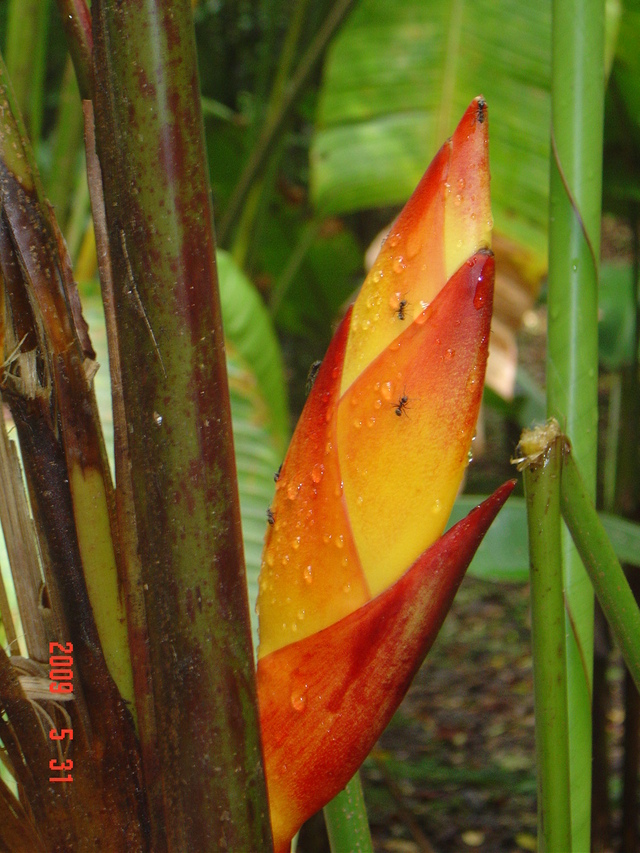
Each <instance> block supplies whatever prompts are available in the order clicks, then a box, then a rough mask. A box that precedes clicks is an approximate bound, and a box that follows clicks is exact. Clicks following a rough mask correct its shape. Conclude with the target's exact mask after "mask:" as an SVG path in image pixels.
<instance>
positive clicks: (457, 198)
mask: <svg viewBox="0 0 640 853" xmlns="http://www.w3.org/2000/svg"><path fill="white" fill-rule="evenodd" d="M453 203H454V205H455V206H456V207H460V205H461V204H462V196H461V195H460V193H456V195H455V198H454V199H453Z"/></svg>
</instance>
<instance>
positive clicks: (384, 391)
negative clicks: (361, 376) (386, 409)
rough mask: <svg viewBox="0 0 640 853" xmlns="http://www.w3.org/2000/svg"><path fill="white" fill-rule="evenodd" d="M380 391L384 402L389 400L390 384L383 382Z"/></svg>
mask: <svg viewBox="0 0 640 853" xmlns="http://www.w3.org/2000/svg"><path fill="white" fill-rule="evenodd" d="M380 391H381V394H382V396H383V397H384V399H385V400H390V399H391V392H392V391H393V387H392V385H391V382H384V383H383V385H382V388H381V389H380Z"/></svg>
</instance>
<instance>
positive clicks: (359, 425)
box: [353, 418, 362, 429]
mask: <svg viewBox="0 0 640 853" xmlns="http://www.w3.org/2000/svg"><path fill="white" fill-rule="evenodd" d="M353 425H354V427H355V428H356V429H360V428H361V427H362V421H361V420H360V419H359V418H356V419H355V420H354V422H353Z"/></svg>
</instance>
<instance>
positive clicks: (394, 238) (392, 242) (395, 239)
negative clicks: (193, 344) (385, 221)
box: [387, 233, 400, 249]
mask: <svg viewBox="0 0 640 853" xmlns="http://www.w3.org/2000/svg"><path fill="white" fill-rule="evenodd" d="M387 242H388V244H389V246H390V247H391V248H392V249H395V247H396V246H397V245H398V243H399V242H400V235H399V234H398V233H396V234H391V235H389V237H388V238H387Z"/></svg>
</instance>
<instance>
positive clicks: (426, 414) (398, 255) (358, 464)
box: [257, 98, 512, 853]
mask: <svg viewBox="0 0 640 853" xmlns="http://www.w3.org/2000/svg"><path fill="white" fill-rule="evenodd" d="M492 224H493V223H492V219H491V209H490V201H489V169H488V124H487V109H486V105H485V102H484V101H483V100H482V98H476V99H475V100H474V101H473V102H472V104H471V105H470V107H469V108H468V109H467V111H466V113H465V114H464V116H463V118H462V120H461V122H460V124H459V125H458V128H457V129H456V131H455V133H454V135H453V137H452V138H451V139H450V140H448V141H447V142H446V143H445V145H444V146H443V147H442V148H441V149H440V151H439V152H438V154H437V155H436V157H435V159H434V160H433V162H432V164H431V166H430V167H429V169H428V170H427V172H426V174H425V175H424V177H423V179H422V180H421V182H420V184H419V185H418V187H417V189H416V191H415V192H414V194H413V196H412V197H411V199H410V200H409V201H408V203H407V205H406V206H405V208H404V210H403V211H402V213H401V214H400V216H399V217H398V219H397V220H396V222H395V223H394V225H393V226H392V228H391V231H390V234H389V236H388V237H387V240H386V242H385V243H384V245H383V247H382V249H381V251H380V254H379V256H378V258H377V260H376V262H375V264H374V265H373V267H372V269H371V271H370V272H369V274H368V276H367V278H366V280H365V282H364V285H363V287H362V289H361V291H360V294H359V296H358V298H357V300H356V302H355V304H354V305H353V306H352V308H351V309H349V311H348V312H347V314H346V316H345V318H344V320H343V321H342V323H341V324H340V326H339V328H338V330H337V331H336V334H335V336H334V339H333V341H332V342H331V345H330V346H329V350H328V352H327V354H326V356H325V359H324V361H323V363H322V366H321V367H320V369H319V371H318V374H317V376H316V378H315V382H314V384H313V388H312V390H311V392H310V394H309V398H308V400H307V403H306V405H305V408H304V411H303V413H302V416H301V418H300V421H299V423H298V426H297V428H296V431H295V433H294V436H293V439H292V441H291V445H290V447H289V451H288V453H287V456H286V458H285V461H284V463H283V465H282V468H281V471H280V472H279V475H278V478H277V483H276V495H275V498H274V502H273V505H272V507H271V511H270V517H269V521H270V522H271V523H270V525H269V529H268V531H267V537H266V543H265V549H264V554H263V562H262V569H261V574H260V584H259V596H258V611H259V619H260V648H259V652H258V671H257V679H258V699H259V705H260V719H261V727H262V738H263V748H264V757H265V768H266V776H267V787H268V794H269V804H270V811H271V823H272V829H273V834H274V843H275V849H276V853H285V851H288V850H289V845H290V841H291V838H292V836H293V835H294V834H295V832H296V831H297V829H298V828H299V827H300V826H301V824H302V823H303V822H304V820H306V818H307V817H309V816H310V815H311V814H313V813H314V812H315V811H317V810H318V809H319V808H320V807H322V806H323V805H324V804H325V803H326V802H328V800H329V799H331V798H332V797H333V796H335V794H336V793H338V792H339V791H340V790H341V789H342V788H343V787H344V785H345V784H346V783H347V782H348V780H349V779H350V778H351V776H352V775H353V773H354V772H355V770H357V768H358V767H359V765H360V764H361V762H362V761H363V760H364V758H365V757H366V755H367V753H368V751H369V750H370V749H371V747H372V746H373V744H374V743H375V741H376V739H377V738H378V736H379V735H380V733H381V732H382V730H383V728H384V726H385V725H386V724H387V722H388V721H389V719H390V718H391V715H392V714H393V712H394V711H395V709H396V707H397V706H398V704H399V703H400V701H401V699H402V697H403V695H404V693H405V692H406V690H407V688H408V686H409V684H410V681H411V678H412V677H413V675H414V673H415V671H416V670H417V668H418V667H419V665H420V663H421V662H422V659H423V658H424V655H425V654H426V652H427V651H428V649H429V647H430V645H431V643H432V642H433V639H434V638H435V636H436V634H437V631H438V630H439V628H440V625H441V624H442V621H443V619H444V616H445V615H446V612H447V610H448V608H449V605H450V603H451V601H452V599H453V596H454V594H455V591H456V590H457V587H458V585H459V583H460V581H461V580H462V577H463V575H464V572H465V571H466V568H467V566H468V564H469V562H470V561H471V559H472V557H473V554H474V553H475V550H476V548H477V546H478V544H479V543H480V541H481V539H482V536H483V535H484V533H485V532H486V530H487V528H488V526H489V524H490V523H491V521H492V520H493V518H494V516H495V514H496V513H497V511H498V510H499V508H500V506H501V505H502V503H504V501H505V500H506V498H507V496H508V494H509V492H510V491H511V488H512V484H506V485H505V486H503V487H502V489H499V490H498V491H497V492H496V493H495V494H494V495H493V496H492V497H491V498H489V499H488V500H487V501H485V503H484V504H482V505H481V507H479V508H478V509H477V510H474V512H472V513H471V514H470V515H469V516H468V517H467V518H466V519H464V520H463V521H462V522H460V523H459V524H458V525H456V526H455V527H454V528H452V530H450V531H449V532H448V533H447V534H446V535H444V536H442V533H443V530H444V528H445V525H446V522H447V519H448V516H449V514H450V511H451V508H452V506H453V502H454V499H455V495H456V492H457V490H458V487H459V485H460V482H461V480H462V477H463V474H464V470H465V467H466V465H467V463H468V455H469V449H470V446H471V441H472V438H473V432H474V429H475V424H476V419H477V416H478V410H479V406H480V401H481V397H482V387H483V382H484V373H485V366H486V360H487V354H488V341H489V328H490V322H491V310H492V301H493V278H494V263H493V255H492V253H491V249H490V240H491V228H492Z"/></svg>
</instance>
